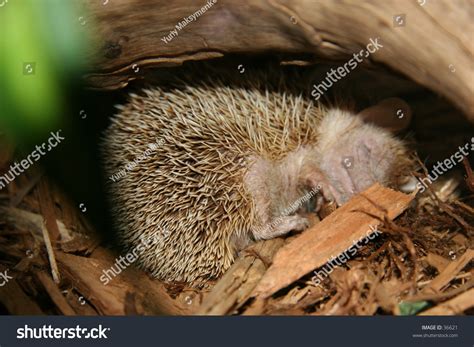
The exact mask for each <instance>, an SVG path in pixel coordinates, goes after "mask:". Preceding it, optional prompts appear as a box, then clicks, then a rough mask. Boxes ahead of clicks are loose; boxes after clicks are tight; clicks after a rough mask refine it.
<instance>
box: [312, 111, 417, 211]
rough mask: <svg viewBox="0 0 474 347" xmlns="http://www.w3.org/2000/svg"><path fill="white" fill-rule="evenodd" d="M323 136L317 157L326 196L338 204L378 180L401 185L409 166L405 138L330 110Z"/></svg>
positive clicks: (322, 128)
mask: <svg viewBox="0 0 474 347" xmlns="http://www.w3.org/2000/svg"><path fill="white" fill-rule="evenodd" d="M320 135H321V138H320V142H319V144H318V154H317V156H318V157H319V168H320V170H321V171H322V175H323V176H324V179H323V180H322V182H323V187H325V188H323V189H324V193H325V197H326V198H327V199H330V200H335V201H336V202H337V204H338V205H341V204H343V203H345V202H346V201H347V200H349V198H350V197H352V196H353V195H354V194H357V193H359V192H361V191H363V190H365V189H367V188H368V187H370V186H371V185H372V184H374V183H376V182H379V183H381V184H383V185H389V186H390V185H397V183H398V180H399V178H400V177H399V175H398V174H399V173H400V172H402V170H401V169H402V168H403V169H405V170H403V172H406V171H407V170H406V168H408V167H409V166H407V165H405V164H407V163H409V158H408V154H407V152H406V149H405V146H404V145H403V143H402V142H401V141H399V140H398V139H396V138H394V137H393V136H392V135H391V134H390V132H388V131H387V130H385V129H382V128H380V127H377V126H374V125H372V124H367V123H364V122H363V121H362V119H361V118H359V117H357V116H355V115H351V114H349V113H347V112H343V111H340V110H331V111H329V112H328V114H327V116H326V117H325V118H324V119H323V120H322V123H321V128H320ZM402 175H403V174H402ZM313 184H314V183H313Z"/></svg>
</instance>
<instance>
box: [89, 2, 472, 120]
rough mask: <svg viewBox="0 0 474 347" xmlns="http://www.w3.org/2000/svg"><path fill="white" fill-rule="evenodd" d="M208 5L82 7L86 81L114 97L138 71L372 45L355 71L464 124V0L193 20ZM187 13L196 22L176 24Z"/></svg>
mask: <svg viewBox="0 0 474 347" xmlns="http://www.w3.org/2000/svg"><path fill="white" fill-rule="evenodd" d="M84 1H85V0H84ZM213 1H214V0H211V1H209V2H208V3H209V4H212V3H213ZM208 3H206V2H205V1H204V0H203V1H199V2H196V1H192V0H175V1H173V2H169V1H164V0H160V1H150V0H133V1H132V0H114V1H110V2H108V3H107V4H106V5H103V3H102V2H101V1H88V2H87V7H88V10H89V13H90V16H91V17H92V18H91V21H89V22H90V23H92V22H95V23H96V27H93V28H91V30H90V31H91V32H93V35H94V41H95V42H96V43H97V44H96V45H95V46H94V47H95V48H92V45H91V50H90V51H89V52H86V53H85V56H84V59H85V60H86V61H87V62H89V63H90V64H91V66H92V70H93V71H91V73H89V74H88V75H87V76H85V79H86V81H87V82H88V83H89V84H90V85H91V86H93V87H95V88H99V89H116V88H121V87H124V86H125V85H127V83H128V82H129V81H131V80H133V79H136V78H140V77H143V73H144V72H145V69H148V68H152V67H168V66H175V65H180V64H182V63H183V62H186V61H191V60H206V59H212V58H217V57H224V56H226V55H228V54H231V53H244V54H264V53H265V54H268V53H275V52H276V53H279V54H281V56H282V57H284V59H286V60H292V59H295V57H298V56H301V54H308V53H309V54H311V56H312V57H314V58H319V59H324V60H325V61H334V60H340V61H341V65H342V64H344V63H345V62H346V61H347V60H349V59H351V58H352V56H353V54H354V53H357V52H359V51H360V50H362V49H365V48H366V46H367V44H368V43H369V42H370V39H371V38H372V39H377V38H378V39H379V43H380V44H381V45H383V47H381V48H380V49H379V50H377V51H376V52H375V53H373V54H371V55H369V56H368V57H367V58H365V59H364V62H363V63H361V64H380V65H382V66H384V67H386V68H388V69H392V70H395V71H398V72H400V73H401V74H403V75H405V76H406V77H407V78H408V79H412V80H414V81H416V82H417V83H419V84H421V85H423V86H425V87H428V88H430V89H431V90H433V91H435V92H437V93H439V94H441V95H444V96H445V97H447V98H448V99H449V100H450V101H451V102H452V103H454V104H455V105H457V106H458V107H459V108H460V109H461V110H463V111H464V113H465V114H466V116H467V117H468V118H469V119H470V120H471V121H473V120H474V104H473V98H472V95H473V94H474V84H473V83H472V81H473V80H474V69H473V61H474V60H473V52H474V43H473V41H472V39H471V36H472V33H473V32H474V30H473V29H474V22H473V21H472V12H473V2H472V1H469V0H454V1H426V2H425V3H424V4H423V5H422V4H420V2H416V1H411V0H387V1H383V2H381V1H376V0H341V1H337V2H336V1H331V0H324V1H312V0H287V1H285V2H283V1H278V0H270V1H258V0H239V1H235V0H234V1H233V0H218V1H215V3H214V4H213V5H212V6H210V7H209V6H208V7H209V8H208V9H207V10H206V11H204V12H203V13H201V12H196V11H199V10H200V9H201V8H202V7H203V6H204V5H206V4H208ZM195 13H200V15H196V16H194V17H193V18H194V20H191V21H189V23H187V24H180V23H183V20H184V21H186V19H185V18H189V17H190V16H192V15H194V14H195ZM92 19H93V20H92ZM90 25H92V24H90ZM176 26H179V27H180V28H181V29H177V27H176ZM172 30H176V34H170V33H171V31H172ZM168 35H170V36H168ZM166 36H168V38H169V39H170V40H169V41H168V40H165V39H164V38H165V37H166ZM165 41H166V42H165ZM309 60H312V59H309ZM315 83H319V81H315Z"/></svg>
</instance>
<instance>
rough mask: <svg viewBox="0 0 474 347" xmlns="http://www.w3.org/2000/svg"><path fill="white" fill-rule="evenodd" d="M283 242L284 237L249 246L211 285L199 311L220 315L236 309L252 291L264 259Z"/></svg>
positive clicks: (260, 275) (259, 277) (268, 257)
mask: <svg viewBox="0 0 474 347" xmlns="http://www.w3.org/2000/svg"><path fill="white" fill-rule="evenodd" d="M283 243H284V240H283V239H273V240H268V241H264V242H259V243H258V244H255V245H253V246H252V247H251V248H250V249H248V251H247V253H246V254H245V255H244V256H243V257H241V258H240V259H239V260H238V261H236V262H235V263H234V264H233V265H232V267H231V268H230V269H229V270H228V271H227V272H226V273H225V275H224V276H223V277H222V278H221V279H220V280H219V282H218V283H217V284H216V285H215V286H214V288H213V289H212V291H211V292H210V293H209V294H208V296H207V297H206V299H205V300H204V302H203V303H202V305H201V308H200V309H199V311H198V314H210V315H223V314H230V313H232V311H234V310H236V309H238V308H239V307H240V306H241V305H242V304H243V303H244V302H245V301H246V300H247V299H248V298H249V297H250V293H251V291H252V290H253V289H254V288H255V286H256V285H257V283H258V281H260V279H261V278H262V276H263V274H264V273H265V271H266V269H267V265H266V264H265V262H267V261H271V259H272V258H273V255H274V254H275V253H276V251H277V250H278V249H279V248H280V247H281V246H282V245H283ZM249 251H252V252H249ZM262 259H263V261H262Z"/></svg>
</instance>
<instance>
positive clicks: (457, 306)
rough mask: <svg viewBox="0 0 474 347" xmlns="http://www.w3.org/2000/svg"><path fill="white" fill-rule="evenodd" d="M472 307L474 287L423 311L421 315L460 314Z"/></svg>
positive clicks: (473, 305)
mask: <svg viewBox="0 0 474 347" xmlns="http://www.w3.org/2000/svg"><path fill="white" fill-rule="evenodd" d="M471 307H474V288H473V289H470V290H468V291H467V292H464V293H462V294H460V295H458V296H456V297H455V298H453V299H451V300H448V301H446V302H443V303H442V304H439V305H438V306H436V307H433V308H430V309H429V310H426V311H423V312H422V313H420V316H447V315H458V314H461V313H463V312H464V311H465V310H467V309H469V308H471Z"/></svg>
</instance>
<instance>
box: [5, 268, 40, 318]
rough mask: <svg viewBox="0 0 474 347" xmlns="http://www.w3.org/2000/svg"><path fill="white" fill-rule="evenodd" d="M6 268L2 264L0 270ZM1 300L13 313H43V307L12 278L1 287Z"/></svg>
mask: <svg viewBox="0 0 474 347" xmlns="http://www.w3.org/2000/svg"><path fill="white" fill-rule="evenodd" d="M5 270H6V268H5V267H4V266H3V265H1V264H0V271H1V272H3V271H5ZM0 302H1V303H2V305H3V306H5V307H6V308H7V310H8V312H9V313H10V314H13V315H43V314H44V312H43V311H42V310H41V308H40V307H39V306H38V305H37V304H36V302H34V301H33V300H31V299H30V297H29V296H28V295H26V293H25V292H24V291H23V289H22V288H21V287H20V285H19V284H18V281H17V280H16V279H15V278H14V279H10V280H9V281H8V283H6V284H5V285H4V286H3V287H0Z"/></svg>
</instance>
